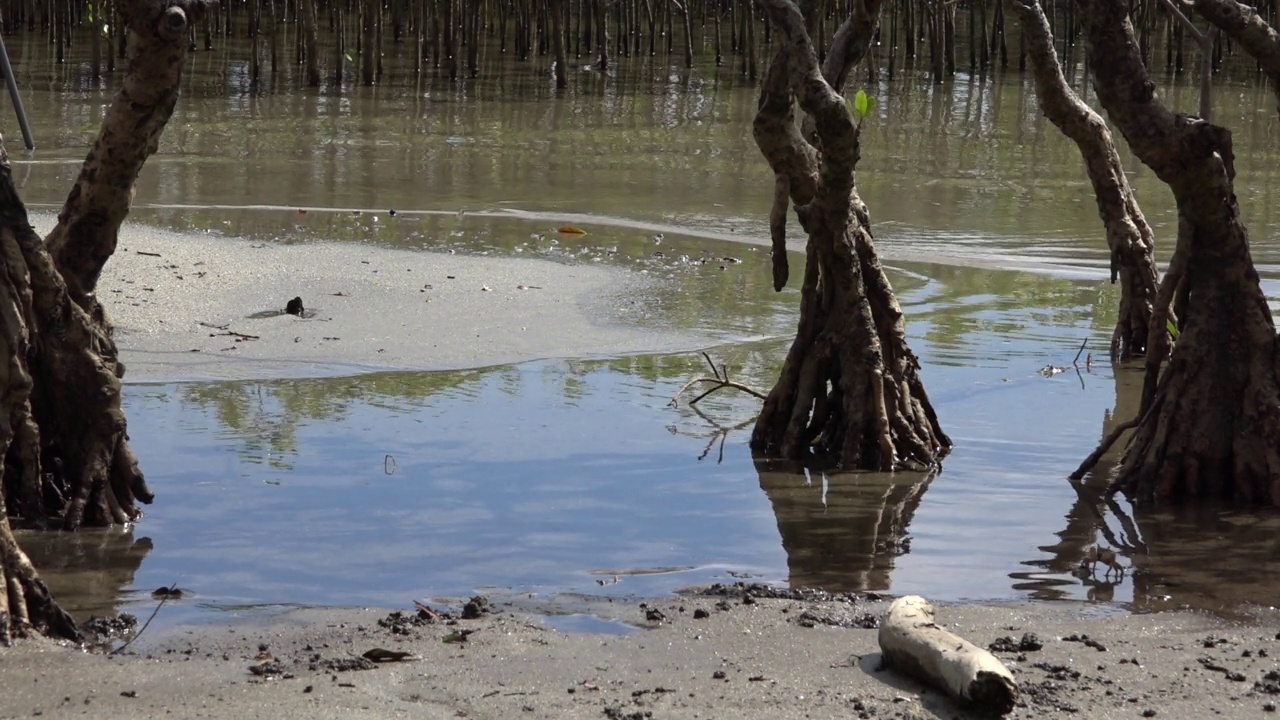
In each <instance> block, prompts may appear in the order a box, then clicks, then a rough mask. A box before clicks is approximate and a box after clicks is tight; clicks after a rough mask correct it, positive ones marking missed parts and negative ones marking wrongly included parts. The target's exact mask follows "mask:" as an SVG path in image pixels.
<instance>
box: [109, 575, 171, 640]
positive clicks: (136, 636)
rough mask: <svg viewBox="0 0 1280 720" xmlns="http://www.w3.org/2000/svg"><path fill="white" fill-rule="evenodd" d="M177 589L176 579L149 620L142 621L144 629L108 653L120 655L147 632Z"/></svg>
mask: <svg viewBox="0 0 1280 720" xmlns="http://www.w3.org/2000/svg"><path fill="white" fill-rule="evenodd" d="M177 589H178V583H177V581H174V583H173V584H172V585H170V586H169V588H168V590H167V591H166V592H165V594H164V595H163V596H162V597H161V598H160V604H159V605H156V609H155V610H152V611H151V617H149V618H147V621H146V622H144V623H142V629H141V630H139V631H138V632H137V634H135V635H134V636H133V637H131V638H129V641H128V642H126V643H125V644H123V645H121V646H120V647H118V648H116V649H115V650H112V651H111V652H110V653H108V654H109V655H118V654H120V653H122V652H124V651H125V648H127V647H129V646H130V645H132V644H133V641H134V640H137V639H138V638H140V637H142V633H144V632H146V631H147V626H148V625H150V624H151V621H152V620H155V619H156V613H158V612H160V608H162V607H164V604H165V603H166V602H168V601H169V598H171V597H173V593H174V591H175V590H177Z"/></svg>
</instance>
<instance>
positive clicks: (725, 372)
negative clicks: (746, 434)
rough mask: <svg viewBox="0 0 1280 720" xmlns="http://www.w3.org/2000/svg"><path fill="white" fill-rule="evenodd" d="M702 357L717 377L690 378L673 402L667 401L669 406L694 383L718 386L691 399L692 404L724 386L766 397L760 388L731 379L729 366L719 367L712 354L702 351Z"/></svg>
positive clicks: (674, 404) (672, 398) (758, 396)
mask: <svg viewBox="0 0 1280 720" xmlns="http://www.w3.org/2000/svg"><path fill="white" fill-rule="evenodd" d="M702 357H703V358H705V359H706V361H707V365H709V366H710V367H711V374H712V375H714V376H715V377H705V376H704V377H696V378H694V379H692V380H690V381H689V382H687V383H685V384H684V387H682V388H680V390H679V392H677V393H676V394H675V395H673V396H672V397H671V402H669V403H667V405H668V407H675V406H676V401H677V400H679V399H680V396H681V395H683V394H684V392H685V391H686V390H688V389H689V388H691V387H693V386H694V385H697V384H698V383H715V384H716V386H715V387H713V388H711V389H710V390H707V391H706V392H704V393H702V394H701V395H699V396H698V397H696V398H694V399H692V400H690V401H689V404H690V405H697V404H698V401H700V400H702V399H703V398H705V397H706V396H708V395H710V394H711V393H713V392H715V391H717V390H723V389H724V388H733V389H734V390H741V391H742V392H744V393H747V394H748V395H752V396H755V397H757V398H759V399H761V400H764V399H765V395H764V393H762V392H760V391H759V390H756V389H754V388H750V387H747V386H746V385H743V384H741V383H736V382H733V381H732V380H730V379H729V369H728V366H721V367H718V368H717V367H716V364H715V363H714V362H712V361H711V356H710V355H708V354H707V353H705V352H704V353H702Z"/></svg>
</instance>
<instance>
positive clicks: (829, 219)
mask: <svg viewBox="0 0 1280 720" xmlns="http://www.w3.org/2000/svg"><path fill="white" fill-rule="evenodd" d="M761 4H762V6H763V7H764V8H765V9H766V11H767V12H768V13H769V18H770V21H771V23H772V26H773V27H774V29H775V30H777V31H778V32H779V34H780V36H781V38H780V42H779V45H778V50H777V54H776V55H775V57H774V59H773V63H772V64H771V65H770V67H769V70H768V75H767V77H766V78H765V84H764V88H763V89H762V91H761V95H760V104H759V112H758V114H757V116H756V119H755V123H754V127H753V131H754V136H755V140H756V144H757V145H758V146H759V147H760V150H761V152H762V153H763V154H764V156H765V158H766V159H768V161H769V165H770V166H771V167H772V168H773V171H774V174H775V194H774V206H773V211H772V213H771V214H770V229H771V233H772V236H773V263H774V286H775V289H779V290H780V289H781V288H782V287H783V286H784V285H785V284H786V282H787V275H788V268H787V256H786V221H787V209H788V203H794V204H795V208H796V215H797V217H798V218H799V220H800V225H801V227H802V228H804V231H805V232H806V233H807V234H808V236H809V240H808V245H807V249H806V254H807V258H808V260H807V264H806V267H805V277H804V284H803V286H802V289H801V301H800V323H799V328H798V329H797V331H796V338H795V341H794V342H793V343H792V346H791V350H790V351H789V352H788V354H787V358H786V361H785V363H784V364H783V367H782V373H781V376H780V377H779V379H778V383H777V385H775V386H774V388H773V390H772V391H771V392H770V393H769V396H768V398H767V399H766V400H765V404H764V408H763V410H762V411H761V414H760V417H759V419H758V420H757V421H756V426H755V430H754V432H753V434H752V437H751V447H752V450H753V451H755V452H756V453H757V454H758V455H760V456H765V457H783V458H788V459H807V458H809V457H810V456H812V455H815V454H816V455H818V456H820V457H822V458H823V459H825V460H826V461H829V462H834V463H836V464H839V465H842V466H843V467H845V468H850V469H854V468H859V469H877V470H895V469H901V468H913V469H923V468H931V467H934V466H936V465H937V464H938V462H939V461H940V459H941V457H942V456H943V454H944V453H945V452H946V451H947V449H949V448H950V446H951V441H950V439H949V438H947V436H946V434H944V433H943V432H942V428H941V426H940V425H939V424H938V419H937V416H936V414H935V413H934V410H933V406H932V405H931V404H930V402H929V398H928V396H927V395H926V393H925V390H924V384H923V383H922V382H921V380H920V376H919V369H920V364H919V362H918V361H917V360H916V357H915V355H914V354H912V352H911V349H910V348H909V347H908V346H907V341H906V330H905V326H904V324H903V320H902V310H901V308H900V307H899V306H898V303H897V300H896V299H895V298H894V295H893V290H892V288H891V287H890V286H889V281H888V278H886V277H885V274H884V269H883V268H882V267H881V266H880V261H879V259H878V257H877V256H876V251H875V245H874V241H873V238H872V236H871V229H870V228H871V225H870V220H869V218H868V215H867V210H866V207H865V206H864V205H863V203H862V201H861V199H859V198H858V195H857V193H856V191H855V189H854V178H853V173H854V167H855V166H856V164H857V162H858V153H859V130H860V127H861V124H860V120H859V121H855V120H854V118H853V116H852V113H851V112H850V110H849V108H848V107H847V106H846V104H845V102H844V99H843V98H842V97H841V96H840V95H839V92H838V90H839V89H840V88H841V86H842V85H843V82H844V79H845V78H847V77H848V74H849V71H850V70H851V69H852V67H853V66H854V65H855V64H856V63H857V62H858V60H860V59H861V57H862V55H863V54H864V53H865V51H866V48H867V46H868V44H869V43H870V40H871V38H872V37H873V35H874V32H875V28H876V25H877V23H878V20H879V14H880V3H879V0H858V1H857V2H855V3H853V10H852V13H851V15H850V17H849V18H848V19H847V20H846V22H845V23H844V24H843V25H842V26H841V28H840V29H839V30H838V31H837V32H836V35H835V38H834V40H833V43H834V47H833V48H832V50H831V52H829V53H828V55H827V61H826V67H823V68H820V67H819V65H818V58H817V54H816V52H815V50H814V47H813V43H812V41H811V40H810V34H809V29H808V28H807V25H813V24H816V17H813V16H808V17H806V16H805V15H804V14H802V12H801V10H800V8H798V7H797V6H796V5H795V4H794V3H793V2H791V1H790V0H762V2H761ZM806 8H807V10H808V11H809V12H810V13H815V12H817V10H816V8H814V7H813V6H812V5H811V4H810V5H806ZM796 100H798V101H799V105H800V108H801V109H802V110H803V111H804V113H805V114H806V116H807V117H806V119H805V122H804V129H803V131H802V128H801V126H800V124H799V123H798V122H797V118H796V116H795V112H794V104H795V101H796Z"/></svg>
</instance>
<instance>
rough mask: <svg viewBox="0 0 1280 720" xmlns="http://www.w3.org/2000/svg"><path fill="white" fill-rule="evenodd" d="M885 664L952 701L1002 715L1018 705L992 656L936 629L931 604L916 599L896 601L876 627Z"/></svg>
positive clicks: (1014, 687) (1013, 687) (1013, 686)
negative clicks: (878, 629)
mask: <svg viewBox="0 0 1280 720" xmlns="http://www.w3.org/2000/svg"><path fill="white" fill-rule="evenodd" d="M880 651H881V652H882V653H883V654H884V659H885V662H886V664H887V665H888V666H890V667H892V668H894V669H896V670H898V671H900V672H904V673H907V674H908V675H911V676H913V677H915V678H916V679H918V680H921V681H923V682H926V683H928V684H929V685H932V686H934V687H936V688H938V689H940V690H942V691H944V692H946V693H947V695H949V696H951V697H952V698H955V699H957V700H962V701H964V702H968V703H972V704H973V705H976V706H978V707H981V708H982V709H985V710H991V711H994V712H997V713H999V714H1001V715H1004V714H1006V713H1008V712H1010V711H1011V710H1013V707H1014V705H1016V704H1017V702H1018V682H1017V681H1016V680H1014V679H1013V674H1012V673H1010V672H1009V668H1007V667H1005V666H1004V663H1002V662H1000V660H999V659H997V658H996V656H994V655H992V654H991V653H989V652H987V651H986V650H983V649H982V648H980V647H978V646H977V645H974V644H973V643H971V642H969V641H968V640H965V639H964V638H962V637H960V636H959V635H956V634H955V633H952V632H950V631H947V630H944V629H942V628H940V627H938V624H937V623H936V622H935V621H934V614H933V606H932V605H930V604H929V601H927V600H925V599H924V598H922V597H920V596H919V595H908V596H906V597H902V598H898V599H897V600H895V601H894V602H893V604H892V605H890V606H889V612H888V613H886V614H885V618H884V622H883V623H882V624H881V625H880Z"/></svg>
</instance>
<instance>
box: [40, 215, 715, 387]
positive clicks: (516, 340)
mask: <svg viewBox="0 0 1280 720" xmlns="http://www.w3.org/2000/svg"><path fill="white" fill-rule="evenodd" d="M33 220H34V224H35V225H36V227H37V230H38V231H41V232H47V230H48V229H49V228H51V227H52V226H53V223H54V219H53V218H52V217H48V216H37V217H35V218H33ZM660 282H661V281H659V280H656V279H653V278H650V277H647V276H644V275H641V274H639V273H635V272H628V271H625V270H621V269H618V268H612V267H607V266H603V265H598V264H595V265H593V264H589V263H583V264H565V263H559V262H554V261H550V260H543V259H532V258H530V259H525V258H512V257H489V256H469V255H458V254H447V253H433V252H422V251H414V250H395V249H389V248H385V247H376V246H372V245H369V246H365V245H354V244H351V243H329V244H325V243H305V244H290V243H263V242H252V241H249V240H244V239H234V238H223V237H217V236H205V235H196V234H183V233H175V232H170V231H167V230H161V229H156V228H149V227H146V226H138V225H129V226H128V227H126V228H124V229H123V230H122V231H121V236H120V245H119V247H118V249H117V251H116V253H115V255H114V256H113V257H112V259H111V262H110V263H109V264H108V265H107V267H106V269H105V270H104V272H103V277H102V280H101V283H100V285H99V288H100V290H99V292H100V294H101V296H102V297H101V299H102V301H103V304H104V305H105V306H106V308H107V311H108V312H109V313H110V315H111V319H112V321H113V322H114V323H115V326H116V342H117V344H118V345H119V346H120V355H121V359H122V360H123V361H124V363H125V365H126V367H127V374H126V375H125V382H139V381H143V382H149V381H178V380H217V379H247V378H253V379H265V378H274V377H301V376H312V377H314V376H317V375H339V374H350V373H353V372H361V371H369V370H444V369H457V368H469V367H482V366H487V365H497V364H505V363H510V362H520V361H527V360H535V359H543V358H552V357H555V358H562V357H567V358H573V357H590V356H606V355H616V354H623V353H638V352H663V351H674V350H678V349H692V348H695V347H699V346H700V345H702V344H705V343H706V340H705V338H698V337H694V336H692V335H688V336H686V335H682V334H679V333H673V332H671V331H670V330H669V329H659V328H653V327H651V324H647V323H646V321H645V318H644V317H643V315H644V313H645V310H644V304H643V301H642V300H639V299H638V298H640V296H641V295H642V294H644V293H647V292H651V291H653V290H654V289H655V287H654V286H655V285H657V284H659V283H660ZM295 297H297V298H301V299H302V307H303V313H302V314H301V315H300V316H299V315H291V314H289V313H287V312H285V310H286V307H287V306H288V304H289V302H290V301H291V300H292V299H294V298H295Z"/></svg>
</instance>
